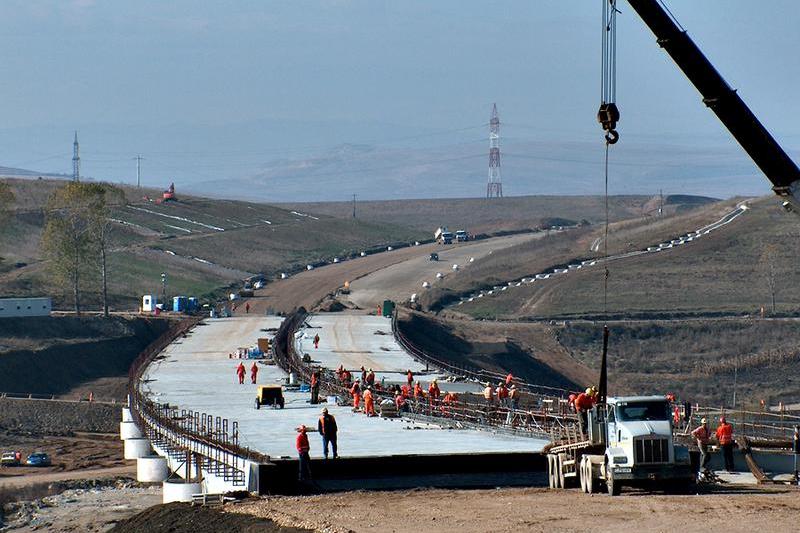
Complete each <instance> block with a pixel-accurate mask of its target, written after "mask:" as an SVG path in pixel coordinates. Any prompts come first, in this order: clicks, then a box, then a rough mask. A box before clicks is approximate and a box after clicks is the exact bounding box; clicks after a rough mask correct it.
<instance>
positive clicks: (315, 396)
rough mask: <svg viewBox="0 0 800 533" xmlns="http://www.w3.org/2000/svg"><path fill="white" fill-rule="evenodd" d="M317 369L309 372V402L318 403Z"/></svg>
mask: <svg viewBox="0 0 800 533" xmlns="http://www.w3.org/2000/svg"><path fill="white" fill-rule="evenodd" d="M319 381H320V375H319V370H315V371H314V372H312V373H311V403H319Z"/></svg>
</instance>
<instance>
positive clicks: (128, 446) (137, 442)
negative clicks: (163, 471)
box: [124, 438, 153, 459]
mask: <svg viewBox="0 0 800 533" xmlns="http://www.w3.org/2000/svg"><path fill="white" fill-rule="evenodd" d="M124 453H125V455H124V457H125V459H138V458H140V457H147V456H149V455H152V454H153V449H152V448H151V447H150V441H149V440H147V439H142V438H139V439H126V440H125V452H124Z"/></svg>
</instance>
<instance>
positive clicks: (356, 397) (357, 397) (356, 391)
mask: <svg viewBox="0 0 800 533" xmlns="http://www.w3.org/2000/svg"><path fill="white" fill-rule="evenodd" d="M350 394H351V395H352V396H353V411H358V407H359V406H360V405H361V380H359V379H358V378H356V381H355V383H353V386H352V387H350Z"/></svg>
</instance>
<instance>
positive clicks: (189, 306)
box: [186, 296, 199, 313]
mask: <svg viewBox="0 0 800 533" xmlns="http://www.w3.org/2000/svg"><path fill="white" fill-rule="evenodd" d="M198 307H199V304H198V302H197V298H195V297H194V296H191V297H190V298H189V299H188V300H187V301H186V312H187V313H191V312H192V311H196V310H197V308H198Z"/></svg>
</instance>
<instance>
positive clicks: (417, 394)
mask: <svg viewBox="0 0 800 533" xmlns="http://www.w3.org/2000/svg"><path fill="white" fill-rule="evenodd" d="M414 399H415V400H417V401H420V400H423V399H425V392H424V391H423V390H422V385H420V384H419V381H417V382H416V383H414Z"/></svg>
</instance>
